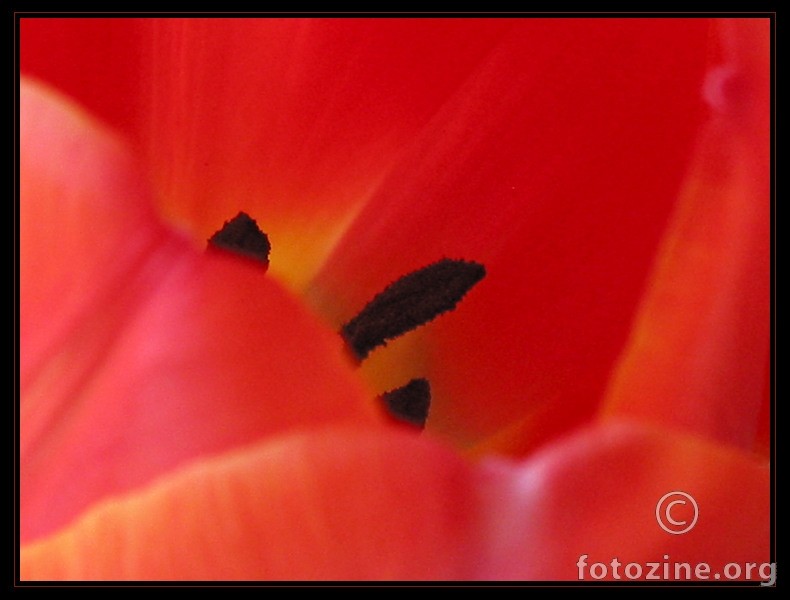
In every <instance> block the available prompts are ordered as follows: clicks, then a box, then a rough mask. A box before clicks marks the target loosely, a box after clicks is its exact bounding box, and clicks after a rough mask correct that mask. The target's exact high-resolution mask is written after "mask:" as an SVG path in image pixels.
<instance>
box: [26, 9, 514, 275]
mask: <svg viewBox="0 0 790 600" xmlns="http://www.w3.org/2000/svg"><path fill="white" fill-rule="evenodd" d="M512 27H513V22H512V21H510V20H507V19H482V20H481V19H476V20H466V19H225V18H223V19H129V20H123V19H122V20H118V19H99V20H97V19H32V20H23V22H22V28H21V50H20V54H21V66H22V70H23V72H26V73H31V74H34V75H36V76H38V77H41V78H44V79H46V80H48V81H52V82H54V83H56V84H57V85H60V86H63V87H62V89H64V91H66V92H67V93H70V94H73V95H74V97H75V98H77V99H78V100H80V101H81V102H83V103H84V104H85V106H87V107H88V108H89V109H90V110H92V111H94V112H95V113H97V114H99V115H100V116H103V117H106V118H108V120H109V121H110V124H111V125H113V126H116V127H118V128H120V129H121V131H122V132H123V133H124V134H126V135H128V136H129V137H130V138H132V139H133V140H134V142H135V144H136V146H138V147H140V149H141V151H142V153H143V154H144V155H146V156H147V157H148V166H149V168H150V170H151V173H152V175H153V178H154V183H155V186H156V189H157V192H158V197H157V199H156V200H157V201H158V202H159V205H160V206H161V207H162V211H163V213H164V214H165V215H166V216H167V217H169V218H170V219H171V220H172V221H174V222H177V223H178V224H179V225H180V226H182V227H184V228H185V229H187V230H188V231H189V232H190V233H191V234H192V235H193V236H194V237H197V238H198V239H205V238H206V237H208V236H209V235H211V234H212V233H213V232H214V230H215V229H216V228H217V227H218V226H219V225H220V224H221V223H222V222H223V221H224V220H226V219H228V218H229V217H230V216H233V215H235V214H236V213H237V212H239V210H244V211H246V212H248V213H249V214H250V215H251V216H252V217H253V218H255V219H257V220H258V222H259V223H260V224H261V226H262V228H263V229H264V231H265V232H266V233H267V234H269V235H270V237H271V239H272V241H273V245H274V248H273V253H272V265H271V273H272V275H273V276H275V277H277V278H279V279H280V280H282V281H284V282H286V283H287V284H289V285H290V286H291V287H292V288H294V289H299V288H301V287H302V286H303V285H304V284H305V283H306V282H307V281H309V279H310V277H311V276H312V274H313V273H314V272H315V271H316V269H318V268H319V267H320V265H321V263H322V262H323V260H324V258H325V257H326V256H327V254H328V252H329V250H330V249H331V247H332V246H333V245H334V244H335V243H336V241H337V239H338V238H339V237H340V236H341V235H342V233H343V231H344V230H345V228H346V227H347V225H348V223H349V222H350V220H351V219H352V218H353V216H354V215H355V214H356V212H357V211H358V210H359V207H360V206H361V205H362V204H363V203H364V202H365V201H366V200H367V198H368V197H369V195H370V194H371V192H372V190H373V189H374V188H375V187H376V186H377V185H378V183H379V181H380V180H381V178H382V176H383V174H384V173H385V172H386V171H387V170H388V169H389V167H390V166H391V164H392V163H393V162H394V161H395V160H396V158H397V156H398V154H399V153H400V152H401V150H402V148H403V147H404V146H405V144H406V143H407V142H408V141H409V140H410V139H411V138H412V137H413V136H414V135H415V134H416V133H417V131H419V129H420V128H422V127H423V126H424V125H425V123H426V122H427V121H428V120H429V119H430V118H431V117H432V116H433V115H434V114H435V112H436V111H437V110H438V108H439V107H440V106H441V105H442V104H443V103H444V102H445V100H446V99H447V98H448V97H449V96H450V95H451V94H452V93H453V92H454V91H455V90H456V89H457V88H458V87H459V86H460V85H461V84H462V83H463V81H465V79H466V78H467V77H468V75H469V73H471V72H472V71H473V70H474V69H475V68H476V67H477V65H478V64H479V62H480V61H481V60H482V59H483V58H484V57H485V56H486V54H487V53H488V51H489V50H490V49H491V48H492V47H493V46H494V45H495V44H496V42H497V41H498V40H499V38H500V37H501V36H502V35H503V33H504V32H507V31H508V30H510V29H511V28H512ZM108 32H109V33H108ZM112 36H116V37H115V38H113V37H112ZM124 44H126V46H127V47H124V46H123V45H124ZM53 46H55V47H53ZM61 47H63V50H62V51H61ZM130 55H131V56H130ZM108 56H109V57H112V58H109V59H108ZM115 56H117V57H118V59H117V61H116V60H114V57H115ZM130 87H133V89H129V88H130ZM122 107H123V108H122Z"/></svg>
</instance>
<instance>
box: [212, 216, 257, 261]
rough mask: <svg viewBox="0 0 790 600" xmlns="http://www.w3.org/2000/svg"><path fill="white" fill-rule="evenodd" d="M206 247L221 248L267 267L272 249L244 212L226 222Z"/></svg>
mask: <svg viewBox="0 0 790 600" xmlns="http://www.w3.org/2000/svg"><path fill="white" fill-rule="evenodd" d="M208 245H209V248H212V247H213V248H221V249H223V250H228V251H230V252H234V253H236V254H240V255H242V256H246V257H247V258H252V259H254V260H256V261H259V262H262V263H263V264H264V265H266V266H267V267H268V265H269V251H270V250H271V249H272V247H271V244H270V243H269V238H268V237H267V236H266V234H265V233H263V232H262V231H261V230H260V229H259V228H258V224H257V223H256V222H255V220H254V219H252V218H250V216H249V215H248V214H247V213H244V212H240V213H239V214H238V215H236V216H235V217H233V218H232V219H231V220H230V221H226V222H225V225H223V226H222V229H220V230H219V231H218V232H217V233H215V234H214V235H212V236H211V238H210V239H209V240H208Z"/></svg>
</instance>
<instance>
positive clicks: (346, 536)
mask: <svg viewBox="0 0 790 600" xmlns="http://www.w3.org/2000/svg"><path fill="white" fill-rule="evenodd" d="M475 481H477V476H476V475H475V473H474V472H473V471H472V470H471V468H470V467H469V466H468V465H465V464H464V463H463V462H461V461H460V460H459V459H458V458H457V457H454V456H453V455H451V454H449V453H448V452H447V451H446V450H443V449H442V448H441V447H438V446H436V445H435V444H433V443H430V442H426V441H424V440H423V441H420V440H419V439H418V438H416V437H414V436H413V435H410V434H405V433H404V434H396V433H393V432H390V433H374V432H371V431H368V432H360V431H354V430H343V429H341V430H331V431H327V432H323V433H321V432H313V433H310V434H309V435H291V436H287V437H284V438H277V439H272V440H270V441H268V442H266V443H262V444H259V445H257V446H254V447H250V448H248V449H246V450H245V451H244V452H238V453H235V454H227V455H224V456H222V457H218V458H215V459H209V460H205V461H201V462H198V463H196V464H194V465H192V466H191V467H190V468H188V469H185V470H184V471H182V472H181V473H178V474H176V475H174V476H172V477H169V478H167V479H165V480H163V481H161V482H160V483H158V484H156V485H153V486H151V487H150V488H148V489H146V490H144V491H141V492H139V493H136V494H134V495H131V496H127V497H123V498H119V499H117V500H112V501H108V502H105V503H104V504H102V505H100V506H98V507H96V508H95V509H94V510H92V511H90V512H89V513H88V514H86V515H85V516H84V517H83V518H81V519H80V521H78V522H77V523H75V525H74V526H72V527H69V528H68V529H66V530H64V531H63V532H61V533H59V534H58V535H57V536H55V537H53V538H51V539H48V540H45V541H43V542H41V543H36V544H32V545H30V546H28V547H26V548H24V549H23V550H22V555H21V560H20V563H21V578H22V579H23V580H47V579H114V580H118V579H146V580H156V579H175V580H181V579H199V580H215V579H220V580H225V579H246V580H256V579H274V580H303V579H319V580H327V579H329V580H358V579H363V580H364V579H384V580H395V579H454V578H458V577H462V576H463V570H462V566H463V561H464V560H465V558H466V554H467V552H468V550H469V539H468V538H467V534H468V532H469V531H470V518H471V517H472V514H473V509H474V502H473V493H472V491H473V489H474V483H475Z"/></svg>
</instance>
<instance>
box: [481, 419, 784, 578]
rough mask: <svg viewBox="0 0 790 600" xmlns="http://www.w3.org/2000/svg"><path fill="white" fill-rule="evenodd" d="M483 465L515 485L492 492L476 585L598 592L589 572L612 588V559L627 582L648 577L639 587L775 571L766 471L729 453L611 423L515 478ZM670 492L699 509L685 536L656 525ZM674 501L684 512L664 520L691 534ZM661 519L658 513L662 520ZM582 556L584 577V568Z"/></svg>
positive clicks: (688, 508)
mask: <svg viewBox="0 0 790 600" xmlns="http://www.w3.org/2000/svg"><path fill="white" fill-rule="evenodd" d="M487 464H488V465H489V466H490V467H491V468H493V469H499V470H501V471H503V472H504V473H505V474H507V475H508V478H507V479H505V484H504V485H503V486H502V487H496V486H491V487H490V488H489V489H488V490H487V493H488V495H489V501H488V502H489V506H488V510H484V511H483V514H484V515H487V517H488V518H489V522H488V526H487V528H486V529H487V531H486V533H487V535H488V540H489V544H490V545H489V546H488V551H489V553H490V554H489V555H488V556H487V557H486V558H485V559H481V560H480V562H479V563H478V565H477V566H478V568H479V570H478V571H477V573H476V577H480V578H483V579H489V578H493V579H517V580H520V579H526V580H568V581H573V580H579V579H585V580H587V581H592V580H593V579H594V577H593V576H592V575H591V571H590V566H591V565H592V564H593V563H603V564H604V565H606V566H607V573H606V575H607V577H606V579H607V580H613V579H617V577H615V575H614V571H613V568H612V566H611V562H612V559H617V560H618V561H619V562H620V563H621V564H622V565H623V566H621V567H620V568H619V579H621V580H624V581H628V580H629V579H631V576H629V575H628V574H627V573H626V572H625V567H626V565H628V563H632V562H634V563H638V564H639V566H640V567H641V569H642V570H641V571H638V570H637V568H636V567H631V570H630V573H631V574H632V575H634V576H636V578H638V579H642V580H648V581H649V580H650V579H678V580H683V581H685V580H689V579H690V580H696V579H699V578H697V577H696V575H695V569H696V566H697V565H698V564H699V563H703V562H704V563H707V564H708V565H709V566H710V573H709V575H708V578H709V580H710V581H714V580H721V581H726V580H727V579H728V578H729V577H728V575H727V574H728V573H729V574H731V575H733V576H735V575H736V569H735V567H730V568H729V569H728V570H727V571H724V568H725V566H726V565H728V564H729V563H733V562H734V563H737V564H738V565H739V571H738V573H740V577H738V578H740V579H744V578H746V570H747V566H746V563H756V564H757V565H758V566H759V565H760V564H763V563H767V562H768V561H769V560H770V554H769V551H770V527H769V518H768V517H769V514H770V512H769V511H770V477H769V476H770V472H769V469H768V466H767V465H766V464H765V463H763V462H761V461H755V460H753V459H751V458H749V457H748V456H746V455H745V454H742V453H740V452H738V451H736V450H734V449H732V448H728V447H724V446H719V445H716V444H711V443H709V442H706V441H703V440H701V439H699V438H693V437H689V436H683V435H676V434H672V433H669V432H667V431H665V430H661V429H656V428H649V427H644V426H642V425H638V424H636V423H631V422H628V421H623V420H618V421H614V420H613V421H610V422H609V423H607V424H606V425H602V426H597V427H594V428H591V429H588V430H587V431H582V432H580V433H579V434H577V435H574V436H572V437H570V438H568V439H566V440H563V441H561V442H559V443H557V444H555V445H553V446H551V447H548V448H546V449H544V450H541V451H539V452H538V453H536V454H534V455H533V456H532V457H531V458H530V460H529V461H528V462H527V463H525V464H524V466H523V467H521V468H520V469H519V470H518V473H517V474H516V475H515V476H513V474H512V470H511V469H512V466H511V465H510V463H504V464H499V465H497V464H495V463H494V462H493V461H491V462H489V463H487ZM671 492H684V493H686V494H688V495H689V496H691V498H692V499H693V500H694V502H696V505H697V510H698V513H697V514H698V517H697V521H696V523H695V524H693V527H691V528H690V529H689V530H688V531H687V532H686V533H683V534H672V533H669V532H667V531H666V530H664V529H663V528H662V527H661V526H660V525H659V523H658V520H657V519H658V517H657V508H656V507H657V505H658V503H659V501H660V499H661V498H662V497H663V496H664V495H665V494H669V493H671ZM672 499H676V500H682V501H684V502H686V504H684V505H676V506H674V507H670V509H669V511H670V512H669V516H670V517H671V518H672V519H673V520H675V521H676V522H680V521H683V520H685V521H686V523H687V525H688V524H692V522H693V520H694V509H693V506H692V505H691V502H690V501H689V500H688V499H687V498H685V497H682V496H672ZM666 511H667V508H666V505H663V504H662V507H661V508H660V509H659V510H658V516H660V517H661V518H662V519H663V518H664V516H665V515H666V514H667V513H666ZM664 524H665V525H667V526H668V527H671V526H672V525H671V523H669V522H667V521H664ZM682 529H683V527H681V526H677V527H676V529H675V530H682ZM582 557H583V560H584V561H586V562H587V566H586V567H585V570H584V571H580V567H579V566H578V565H577V562H579V560H580V558H582ZM649 562H655V563H659V564H660V565H661V566H660V567H659V569H658V570H657V571H654V575H656V574H657V577H655V576H654V577H647V576H648V574H649V573H650V567H649V566H648V563H649ZM665 563H666V564H668V565H669V567H668V568H669V572H668V573H669V575H668V576H665V575H664V566H663V565H664V564H665ZM676 563H688V564H689V565H690V570H691V574H690V576H686V574H685V573H686V572H685V570H684V568H681V570H680V571H679V575H675V564H676ZM764 572H767V567H766V568H764ZM596 573H597V574H598V575H600V574H602V573H603V571H601V570H600V567H599V568H598V570H596ZM638 573H639V574H640V575H639V576H637V574H638ZM716 573H718V574H719V575H718V576H715V574H716ZM751 573H752V575H751V577H750V579H752V580H753V581H754V580H759V579H760V577H759V575H758V572H757V571H756V570H752V572H751Z"/></svg>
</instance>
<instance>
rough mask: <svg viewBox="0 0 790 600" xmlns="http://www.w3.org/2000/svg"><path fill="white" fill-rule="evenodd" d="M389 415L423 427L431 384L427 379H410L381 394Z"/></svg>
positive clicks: (429, 403)
mask: <svg viewBox="0 0 790 600" xmlns="http://www.w3.org/2000/svg"><path fill="white" fill-rule="evenodd" d="M381 399H382V400H384V404H385V405H386V407H387V410H388V411H389V413H390V415H392V416H393V417H395V418H396V419H398V420H399V421H405V422H407V423H411V424H412V425H415V426H417V427H419V428H420V429H422V428H424V427H425V421H426V420H427V419H428V411H429V410H430V408H431V385H430V383H428V380H427V379H423V378H419V379H412V380H411V381H410V382H409V383H407V384H406V385H404V386H403V387H399V388H397V389H394V390H392V391H390V392H385V393H384V394H382V395H381Z"/></svg>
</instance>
